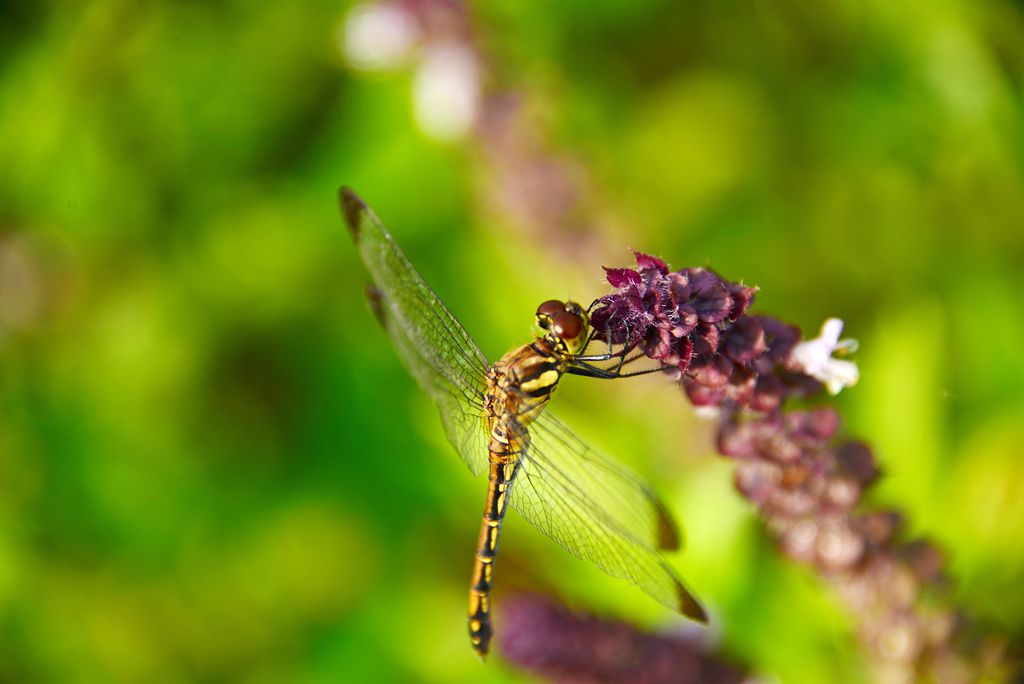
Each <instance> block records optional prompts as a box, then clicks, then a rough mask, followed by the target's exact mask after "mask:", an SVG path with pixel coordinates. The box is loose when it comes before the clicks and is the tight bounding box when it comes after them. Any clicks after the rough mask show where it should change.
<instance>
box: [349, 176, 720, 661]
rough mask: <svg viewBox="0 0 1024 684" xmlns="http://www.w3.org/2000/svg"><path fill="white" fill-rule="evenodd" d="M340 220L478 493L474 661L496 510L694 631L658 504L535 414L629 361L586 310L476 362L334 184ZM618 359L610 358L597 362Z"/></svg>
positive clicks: (567, 306) (550, 316)
mask: <svg viewBox="0 0 1024 684" xmlns="http://www.w3.org/2000/svg"><path fill="white" fill-rule="evenodd" d="M339 204H340V208H341V212H342V215H343V216H344V218H345V221H346V222H347V224H348V227H349V230H350V232H351V234H352V237H353V239H354V241H355V244H356V246H357V248H358V250H359V253H360V255H361V257H362V260H363V262H364V263H365V265H366V269H367V271H368V272H369V274H370V277H371V278H372V281H373V282H372V284H370V285H368V287H367V298H368V300H369V302H370V305H371V308H372V310H373V312H374V314H375V316H376V318H377V320H378V322H379V323H380V324H381V326H382V327H383V328H384V330H385V331H386V333H387V334H388V336H389V337H390V338H391V340H392V342H393V343H394V346H395V348H396V349H397V351H398V355H399V356H400V357H401V359H402V361H403V362H404V363H405V365H406V366H407V367H408V369H409V371H410V373H411V374H412V376H413V377H414V378H415V379H416V381H417V383H418V384H419V385H420V387H421V388H422V389H423V391H424V392H426V394H427V395H429V396H430V398H431V399H433V401H434V402H435V403H436V404H437V407H438V409H439V410H440V414H441V422H442V423H443V425H444V428H445V431H446V433H447V436H448V440H449V441H450V442H451V444H452V446H454V447H455V450H456V451H457V452H458V453H459V455H460V456H461V458H462V460H463V461H464V462H465V463H466V465H467V466H468V467H469V469H470V471H471V472H472V473H473V474H474V475H476V476H480V475H483V474H484V473H486V474H487V498H486V502H485V505H484V512H483V519H482V520H481V524H480V534H479V538H478V539H477V544H476V557H475V558H474V561H473V569H472V576H471V586H470V590H469V611H468V613H469V637H470V642H471V644H472V646H473V649H474V650H475V651H476V653H477V654H478V655H479V656H480V657H481V658H485V657H486V655H487V653H488V651H489V649H490V642H491V638H492V636H493V634H494V630H493V625H492V619H491V607H492V606H491V603H492V602H491V590H492V586H493V576H494V562H495V557H496V556H497V552H498V540H499V537H500V535H501V527H502V522H503V521H504V518H505V513H506V511H507V509H508V508H509V507H511V508H513V509H515V510H516V511H518V512H519V513H520V514H521V515H522V516H523V517H524V518H525V519H526V520H528V521H529V522H530V523H532V524H533V525H534V526H535V527H536V528H537V529H539V530H540V531H541V532H542V533H544V534H545V535H547V536H548V537H550V538H551V539H553V540H554V541H555V542H556V543H557V544H559V545H560V546H561V547H562V548H564V549H565V550H566V551H568V552H569V553H571V554H572V555H574V556H576V557H577V558H580V559H583V560H585V561H589V562H591V563H593V564H594V565H596V566H597V567H598V568H600V569H601V570H603V571H605V572H606V573H608V574H609V575H612V576H614V577H620V578H623V579H626V580H629V581H631V582H633V583H634V584H636V585H637V586H639V587H640V588H641V589H642V590H643V591H645V592H646V593H647V594H649V595H650V596H651V597H653V598H654V599H656V600H657V601H659V602H660V603H662V604H664V605H665V606H667V607H668V608H670V609H672V610H674V611H677V612H679V613H682V614H683V615H686V616H687V617H689V618H691V619H694V620H697V621H700V622H706V621H707V615H706V613H705V611H704V608H703V607H702V606H701V604H700V603H699V602H698V600H697V599H696V598H695V597H694V595H693V594H692V593H691V592H690V590H689V589H687V587H686V585H684V584H683V582H682V580H681V579H680V578H679V577H678V576H677V574H676V573H675V571H674V570H673V569H672V568H671V567H670V566H669V565H668V564H667V563H666V561H665V559H664V558H663V557H662V555H661V552H662V551H670V550H675V549H677V548H678V547H679V533H678V530H677V528H676V526H675V523H674V522H673V520H672V518H671V516H670V515H669V513H668V509H667V507H666V506H665V505H664V504H663V503H662V502H661V500H660V499H659V498H658V497H657V496H656V495H655V493H654V492H653V490H652V489H651V487H650V486H649V485H648V484H646V483H645V482H644V481H643V480H641V479H640V477H639V476H637V475H635V474H634V473H633V472H631V471H630V470H629V469H627V468H626V467H625V466H623V465H621V464H619V463H617V462H615V461H612V460H610V459H609V458H607V457H605V456H603V455H601V454H599V453H597V452H595V451H594V450H592V449H591V448H590V447H588V446H587V445H586V444H584V442H583V441H581V440H580V439H579V438H578V437H576V436H575V435H574V434H573V433H572V432H571V431H570V430H569V428H567V427H566V426H565V425H564V424H562V423H561V422H560V421H559V420H558V419H556V418H555V417H554V416H552V415H551V413H550V412H549V411H546V410H545V407H546V405H547V403H548V401H549V399H550V398H551V395H552V393H553V392H554V390H555V389H556V388H557V386H558V383H559V381H560V380H561V378H562V376H563V375H566V374H573V375H583V376H589V377H595V378H604V379H614V378H622V377H628V376H629V375H634V374H638V373H641V372H646V371H639V372H634V371H628V370H626V368H628V364H629V363H630V362H631V361H632V360H633V359H635V358H637V357H636V356H634V357H631V358H628V359H627V358H626V354H627V351H628V350H618V351H613V350H611V349H610V347H611V345H610V343H609V349H608V350H606V351H604V353H600V354H591V355H587V354H586V349H587V348H588V347H589V346H590V344H591V342H593V341H594V337H595V335H594V330H593V328H592V326H591V325H590V322H589V318H588V314H587V311H586V310H585V309H583V307H582V306H580V305H579V304H578V303H576V302H573V301H561V300H554V299H553V300H549V301H546V302H544V303H542V304H541V305H540V306H539V307H538V308H537V312H536V316H535V334H534V339H533V340H532V341H530V342H528V343H527V344H524V345H522V346H520V347H517V348H516V349H513V350H512V351H510V352H508V353H507V354H505V355H504V356H503V357H501V358H500V359H499V360H498V361H496V362H495V363H493V364H492V363H489V362H488V361H487V358H486V357H485V356H484V354H483V352H481V351H480V349H479V347H478V346H477V345H476V343H475V342H474V341H473V338H472V337H471V336H470V334H469V333H468V332H467V331H466V329H465V328H464V327H463V326H462V325H461V324H460V323H459V321H458V320H457V319H456V318H455V316H454V315H453V314H452V313H451V312H450V311H449V310H448V308H447V307H445V305H444V304H443V303H442V302H441V300H440V299H439V298H438V296H437V295H436V294H435V293H434V291H433V290H432V289H431V288H430V286H429V285H427V283H426V281H424V279H423V278H422V277H421V276H420V274H419V273H418V272H417V271H416V269H415V268H414V267H413V266H412V264H411V263H410V262H409V260H408V259H407V258H406V257H405V255H404V254H403V253H402V251H401V249H399V247H398V244H397V243H396V242H395V240H394V239H393V238H392V237H391V235H390V234H389V233H388V231H387V230H386V229H385V227H384V225H383V224H382V223H381V221H380V220H379V219H378V218H377V217H376V215H375V214H374V213H373V212H372V211H370V209H369V208H368V207H367V206H366V204H365V203H364V202H363V201H362V200H361V199H360V198H359V197H358V196H357V195H356V194H355V193H354V192H352V191H351V190H350V189H348V188H344V187H343V188H341V190H340V191H339ZM616 356H618V361H619V363H618V364H617V365H615V366H613V367H610V368H606V367H603V366H600V365H598V363H599V362H601V361H607V360H609V359H613V358H614V357H616Z"/></svg>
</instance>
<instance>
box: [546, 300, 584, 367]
mask: <svg viewBox="0 0 1024 684" xmlns="http://www.w3.org/2000/svg"><path fill="white" fill-rule="evenodd" d="M535 334H536V336H537V338H538V339H542V340H544V341H545V342H547V343H548V345H549V346H550V347H551V348H552V349H555V350H558V351H561V352H564V353H566V354H579V353H580V352H581V351H583V348H584V347H586V346H587V341H588V340H589V338H590V318H589V317H588V316H587V312H586V311H585V310H584V309H583V307H582V306H580V305H579V304H577V303H576V302H572V301H569V302H563V301H561V300H559V299H549V300H548V301H546V302H544V303H543V304H541V305H540V306H538V307H537V331H536V333H535Z"/></svg>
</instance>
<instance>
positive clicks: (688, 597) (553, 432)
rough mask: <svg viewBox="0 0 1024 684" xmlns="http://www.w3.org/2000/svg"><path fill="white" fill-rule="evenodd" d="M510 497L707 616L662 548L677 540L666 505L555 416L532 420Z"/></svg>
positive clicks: (679, 607) (675, 606) (573, 548)
mask: <svg viewBox="0 0 1024 684" xmlns="http://www.w3.org/2000/svg"><path fill="white" fill-rule="evenodd" d="M522 432H523V435H522V438H523V441H524V442H525V443H526V446H525V448H524V449H523V453H522V454H521V456H520V460H521V464H522V465H521V467H520V469H519V473H518V475H517V476H516V481H515V485H514V486H513V489H512V496H511V498H510V500H509V504H510V505H511V506H512V507H513V508H515V509H516V510H518V511H519V512H520V513H521V514H522V516H523V517H524V518H526V519H527V520H528V521H530V523H532V524H533V525H534V526H536V527H537V528H538V529H539V530H540V531H541V532H543V533H544V534H546V535H547V536H548V537H550V538H551V539H553V540H555V541H556V542H558V544H559V545H560V546H562V548H564V549H565V550H567V551H568V552H569V553H571V554H573V555H574V556H576V557H577V558H582V559H583V560H587V561H590V562H591V563H593V564H594V565H596V566H597V567H599V568H601V569H602V570H604V571H605V572H607V573H608V574H609V575H612V576H614V577H622V578H624V579H627V580H629V581H631V582H633V583H634V584H636V585H637V586H639V587H640V588H641V589H643V590H644V591H646V592H647V593H648V594H650V595H651V596H652V597H653V598H655V599H657V600H658V601H659V602H661V603H662V604H664V605H666V606H668V607H669V608H671V609H672V610H676V611H679V612H680V613H683V614H684V615H687V616H688V617H691V618H693V619H695V620H700V621H702V622H704V621H706V620H707V616H706V614H705V612H704V609H703V608H702V607H701V605H700V603H698V602H697V600H696V598H694V596H693V594H691V593H690V591H689V590H688V589H687V588H686V586H685V585H684V584H683V582H682V580H680V579H679V577H677V576H676V574H675V572H674V571H673V570H672V568H671V567H669V565H668V564H667V563H666V562H665V561H664V559H663V558H662V557H661V554H660V553H659V552H658V549H671V548H675V547H677V546H678V534H677V532H676V530H675V526H674V525H673V523H672V521H671V518H670V517H669V516H668V514H667V512H666V509H665V506H664V505H663V504H662V503H661V501H660V500H659V499H658V498H657V496H655V494H654V493H653V492H652V491H651V490H650V488H649V487H648V486H647V485H645V484H644V483H643V482H642V481H641V480H640V479H639V478H638V477H637V476H636V475H634V474H633V473H632V472H630V471H629V470H627V469H626V468H625V467H623V466H622V465H619V464H617V463H614V462H613V461H610V460H609V459H607V458H605V457H603V456H601V455H600V454H598V453H596V452H595V451H593V450H592V449H590V448H589V447H587V446H586V445H585V444H584V443H583V442H582V441H580V439H579V438H578V437H576V436H575V435H573V434H572V432H570V431H569V429H568V428H567V427H565V426H564V425H563V424H562V423H561V422H559V421H558V420H557V419H556V418H554V417H553V416H551V415H550V414H548V413H542V414H541V415H540V416H538V417H537V419H536V420H535V421H534V422H533V423H531V424H530V427H529V431H528V435H527V434H526V433H527V431H526V430H525V429H523V430H522Z"/></svg>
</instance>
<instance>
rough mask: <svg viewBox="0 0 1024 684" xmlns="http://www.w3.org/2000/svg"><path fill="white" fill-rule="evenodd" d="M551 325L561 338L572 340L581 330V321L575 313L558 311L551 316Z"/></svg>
mask: <svg viewBox="0 0 1024 684" xmlns="http://www.w3.org/2000/svg"><path fill="white" fill-rule="evenodd" d="M551 327H552V329H553V330H554V331H555V334H556V335H558V336H559V337H561V338H562V339H563V340H574V339H576V338H577V337H579V336H580V333H581V332H582V331H583V321H581V320H580V317H579V316H577V315H576V314H572V313H569V312H568V311H559V312H558V313H556V314H555V315H554V316H553V317H552V326H551Z"/></svg>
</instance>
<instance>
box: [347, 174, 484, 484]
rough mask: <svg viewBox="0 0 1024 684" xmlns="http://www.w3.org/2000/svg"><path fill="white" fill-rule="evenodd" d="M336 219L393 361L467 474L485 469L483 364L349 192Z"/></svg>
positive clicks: (451, 318) (467, 337)
mask: <svg viewBox="0 0 1024 684" xmlns="http://www.w3.org/2000/svg"><path fill="white" fill-rule="evenodd" d="M339 201H340V204H341V210H342V214H343V215H344V217H345V220H346V221H347V223H348V226H349V230H350V231H351V233H352V237H353V239H354V240H355V243H356V246H357V247H358V248H359V254H360V255H361V256H362V258H363V262H364V263H365V264H366V269H367V271H369V273H370V277H371V278H372V279H373V286H372V287H371V288H369V289H368V295H369V299H370V303H371V305H372V306H373V309H374V313H375V314H376V315H377V319H378V320H379V321H380V323H381V325H382V326H383V327H384V329H385V330H386V331H387V333H388V335H389V336H390V337H391V340H392V342H394V344H395V347H396V348H397V350H398V354H399V356H401V357H402V360H403V361H404V362H405V365H406V366H407V367H408V368H409V371H410V373H412V375H413V377H415V378H416V381H417V382H418V383H419V385H420V387H422V388H423V391H424V392H426V393H427V394H428V395H429V396H430V397H431V398H432V399H433V400H434V401H435V402H436V403H437V406H438V409H439V410H440V412H441V420H442V422H443V423H444V426H445V429H446V431H447V433H448V439H449V441H451V443H452V444H453V445H454V446H455V448H456V449H457V450H458V452H459V455H460V456H461V457H462V460H463V461H465V462H466V465H468V466H469V469H470V470H471V471H472V472H473V474H474V475H480V474H481V473H483V472H484V471H485V470H486V469H487V435H486V431H485V425H484V420H483V409H482V403H481V402H482V397H483V392H484V389H485V386H486V382H485V376H486V373H487V368H488V364H487V359H486V358H485V357H484V355H483V353H482V352H481V351H480V349H479V348H478V347H477V345H476V343H475V342H473V338H472V337H470V335H469V333H468V332H466V330H465V328H463V327H462V325H461V324H460V323H459V322H458V320H457V319H456V318H455V316H453V315H452V313H451V312H450V311H448V309H447V308H446V307H445V305H444V304H442V303H441V300H440V299H438V297H437V295H436V294H434V291H433V290H431V289H430V286H428V285H427V283H426V282H425V281H424V280H423V278H422V276H420V274H419V273H417V272H416V269H415V268H413V266H412V264H410V263H409V260H408V259H406V258H405V255H404V254H402V250H401V249H399V247H398V245H397V244H396V243H395V241H394V240H393V239H392V237H391V235H389V234H388V232H387V230H386V229H385V228H384V226H383V224H381V222H380V220H379V219H378V218H377V217H376V216H375V215H374V214H373V212H371V211H370V210H369V208H368V207H367V206H366V204H365V203H363V201H362V200H361V199H359V197H357V196H356V195H355V193H353V192H352V191H351V190H349V189H348V188H342V189H341V191H340V193H339Z"/></svg>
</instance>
